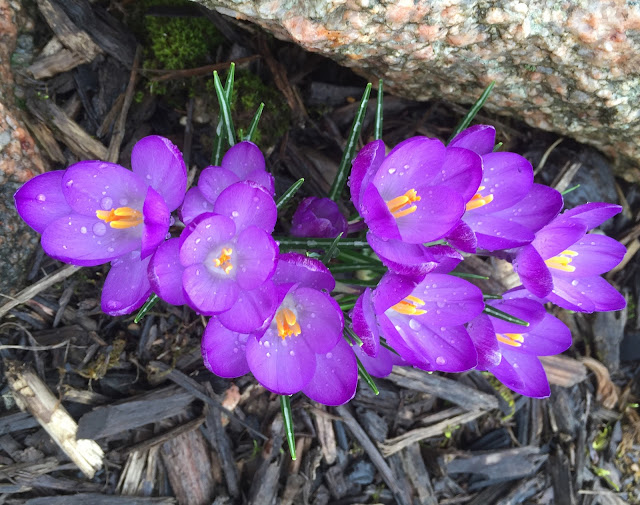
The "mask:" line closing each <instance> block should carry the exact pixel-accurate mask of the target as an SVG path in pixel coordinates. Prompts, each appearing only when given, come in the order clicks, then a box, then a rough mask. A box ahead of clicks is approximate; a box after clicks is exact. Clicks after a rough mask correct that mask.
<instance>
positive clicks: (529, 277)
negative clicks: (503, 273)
mask: <svg viewBox="0 0 640 505" xmlns="http://www.w3.org/2000/svg"><path fill="white" fill-rule="evenodd" d="M513 269H514V270H515V271H516V273H517V274H518V276H519V277H520V281H521V282H522V284H523V285H524V287H525V288H527V289H528V290H529V291H531V292H532V293H533V294H534V295H536V296H538V297H540V298H545V297H546V296H547V295H548V294H549V293H551V290H552V289H553V278H552V277H551V272H549V268H548V267H547V265H546V263H545V262H544V260H543V259H542V257H541V256H540V254H538V251H536V249H535V248H534V247H533V246H532V245H526V246H524V247H522V249H520V251H518V254H517V255H516V257H515V259H514V260H513Z"/></svg>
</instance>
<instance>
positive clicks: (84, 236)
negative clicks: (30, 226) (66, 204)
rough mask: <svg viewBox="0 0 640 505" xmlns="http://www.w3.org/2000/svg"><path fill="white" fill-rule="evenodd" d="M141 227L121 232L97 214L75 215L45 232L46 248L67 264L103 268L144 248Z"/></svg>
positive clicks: (62, 220)
mask: <svg viewBox="0 0 640 505" xmlns="http://www.w3.org/2000/svg"><path fill="white" fill-rule="evenodd" d="M137 228H138V227H134V228H128V229H124V230H117V229H115V228H111V227H110V226H109V225H108V224H105V223H104V222H103V221H100V220H99V219H98V218H97V217H96V216H95V215H94V216H84V215H80V214H71V215H69V216H65V217H60V218H58V219H56V220H55V221H54V222H53V223H51V224H49V226H47V228H46V229H45V230H44V232H43V233H42V248H43V249H44V251H45V252H46V253H47V254H48V255H49V256H52V257H53V258H56V259H58V260H60V261H64V262H65V263H71V264H72V265H79V266H84V267H91V266H96V265H101V264H103V263H107V262H109V261H112V260H114V259H116V258H118V257H120V256H122V255H123V254H127V253H129V252H131V251H134V250H136V249H139V248H140V232H139V231H137Z"/></svg>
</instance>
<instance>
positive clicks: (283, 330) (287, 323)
mask: <svg viewBox="0 0 640 505" xmlns="http://www.w3.org/2000/svg"><path fill="white" fill-rule="evenodd" d="M276 325H277V326H278V335H280V338H281V339H282V340H284V339H285V338H287V337H290V336H291V335H294V336H296V337H297V336H298V335H300V332H301V331H302V330H301V329H300V325H299V324H298V321H296V315H295V314H294V313H293V311H292V310H291V309H287V308H286V307H283V308H281V309H280V310H279V311H278V312H276Z"/></svg>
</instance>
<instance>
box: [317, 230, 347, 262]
mask: <svg viewBox="0 0 640 505" xmlns="http://www.w3.org/2000/svg"><path fill="white" fill-rule="evenodd" d="M341 238H342V232H340V235H338V236H337V237H336V238H335V239H334V240H333V244H331V246H330V247H329V249H327V252H326V253H325V255H324V257H323V258H322V263H324V264H325V265H326V264H327V263H329V262H330V261H331V260H332V259H333V257H334V256H335V255H336V251H337V250H338V242H340V239H341Z"/></svg>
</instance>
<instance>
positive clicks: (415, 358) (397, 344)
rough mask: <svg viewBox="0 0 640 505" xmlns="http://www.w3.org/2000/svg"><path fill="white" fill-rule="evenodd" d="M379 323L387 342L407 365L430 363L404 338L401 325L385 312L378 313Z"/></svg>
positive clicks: (381, 332)
mask: <svg viewBox="0 0 640 505" xmlns="http://www.w3.org/2000/svg"><path fill="white" fill-rule="evenodd" d="M378 323H379V324H380V334H381V335H382V336H384V338H385V340H386V341H387V344H388V345H389V346H390V347H391V348H392V349H394V350H395V351H396V352H397V353H398V354H399V355H400V357H401V358H402V359H404V360H405V362H406V363H404V364H405V365H409V366H421V365H422V366H424V365H428V363H427V362H426V361H425V358H424V356H423V355H422V354H421V353H420V350H418V351H417V352H416V351H415V350H414V349H413V348H412V347H410V345H409V343H408V342H407V341H406V340H405V338H404V332H403V334H401V333H400V332H399V331H398V330H399V329H401V326H400V325H395V324H394V323H392V322H391V320H390V319H389V318H388V317H387V316H385V315H384V314H379V315H378Z"/></svg>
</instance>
